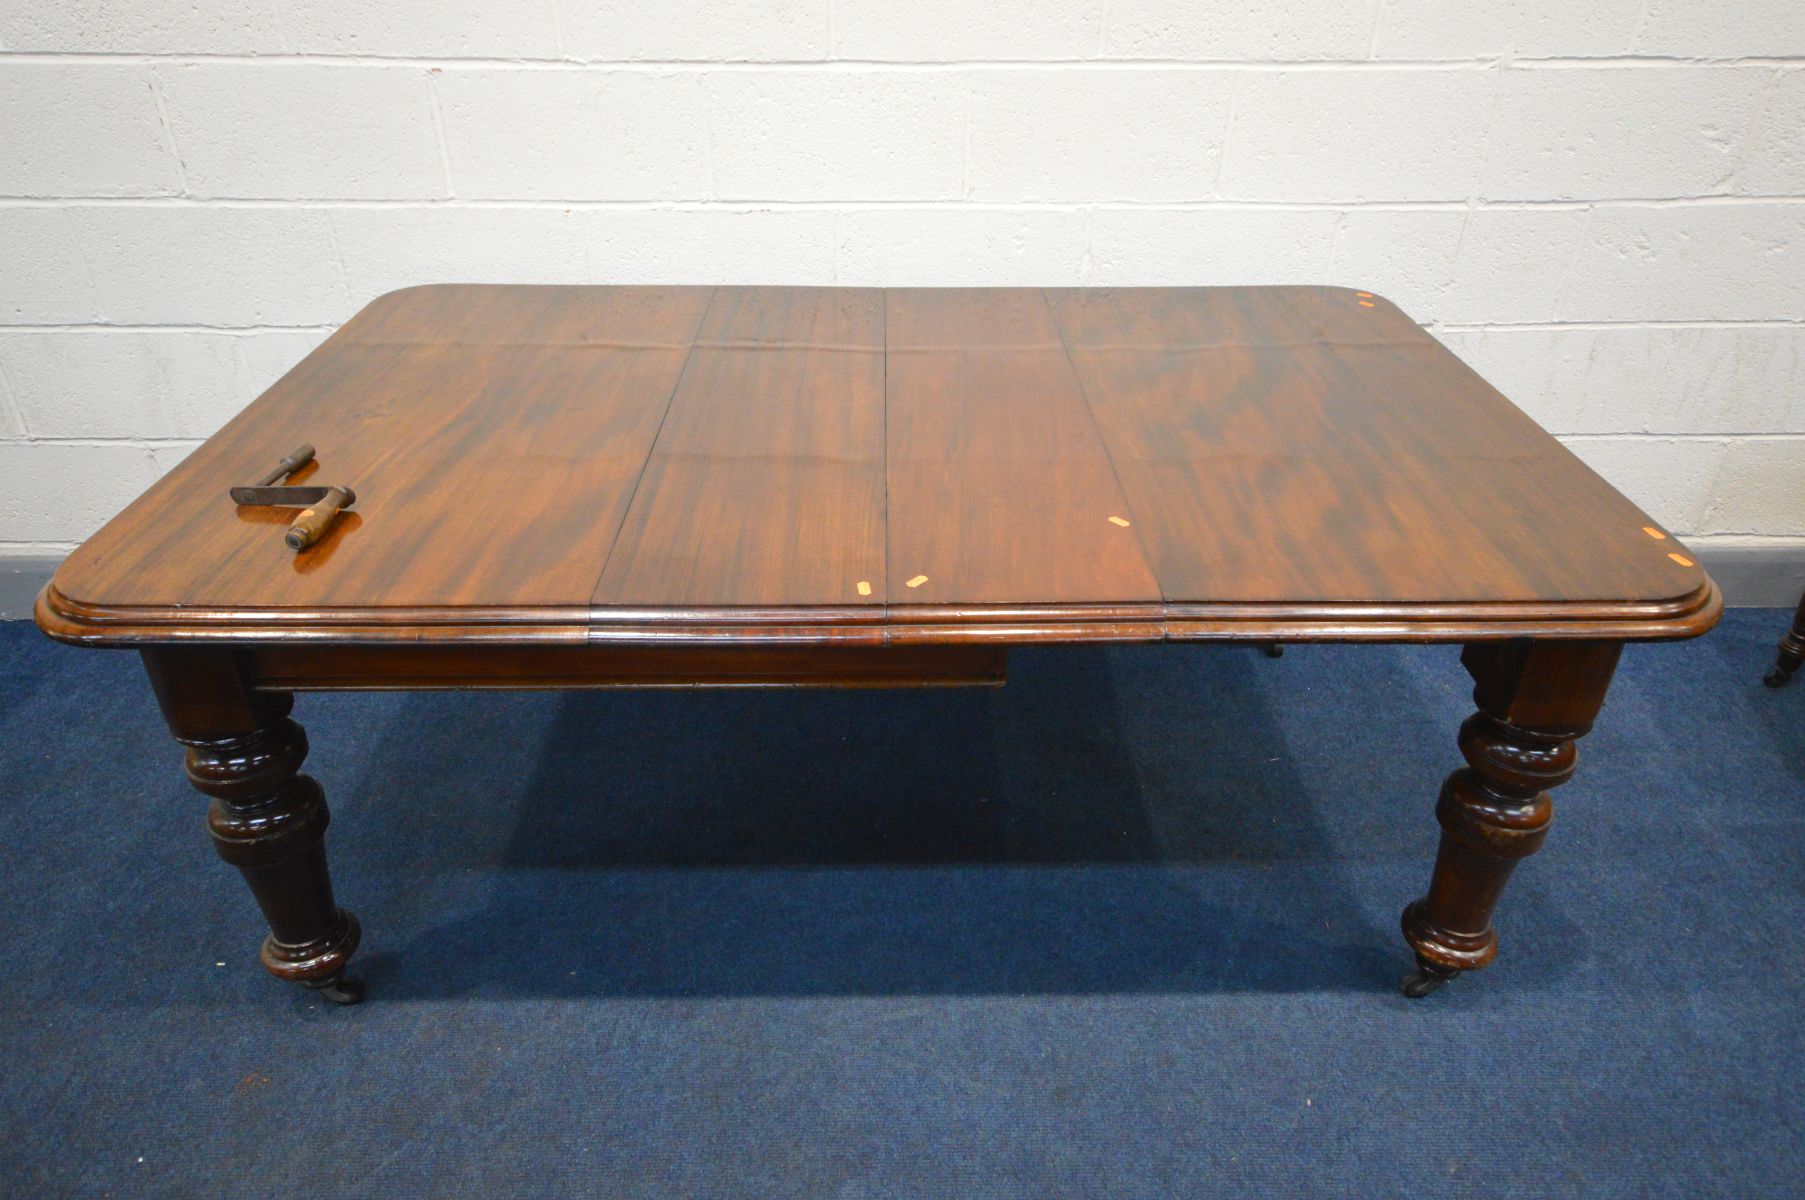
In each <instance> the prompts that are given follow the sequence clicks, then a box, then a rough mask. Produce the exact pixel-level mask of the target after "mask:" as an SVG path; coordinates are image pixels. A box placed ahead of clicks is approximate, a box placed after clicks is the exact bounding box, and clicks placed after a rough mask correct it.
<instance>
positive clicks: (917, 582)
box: [903, 575, 928, 588]
mask: <svg viewBox="0 0 1805 1200" xmlns="http://www.w3.org/2000/svg"><path fill="white" fill-rule="evenodd" d="M927 581H928V577H927V576H926V575H917V576H916V577H915V578H913V579H911V580H909V582H907V583H905V584H903V586H904V587H912V588H916V587H920V586H921V585H922V584H924V583H926V582H927Z"/></svg>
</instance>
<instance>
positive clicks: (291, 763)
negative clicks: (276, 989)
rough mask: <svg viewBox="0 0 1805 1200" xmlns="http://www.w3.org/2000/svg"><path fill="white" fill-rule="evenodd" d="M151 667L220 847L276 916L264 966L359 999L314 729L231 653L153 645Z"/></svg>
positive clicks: (351, 922)
mask: <svg viewBox="0 0 1805 1200" xmlns="http://www.w3.org/2000/svg"><path fill="white" fill-rule="evenodd" d="M144 666H145V669H146V670H147V671H148V672H149V673H150V679H151V685H152V686H153V687H154V688H155V689H156V693H157V700H158V702H159V703H160V704H161V705H162V706H163V716H164V719H165V720H167V721H168V722H169V729H170V732H171V733H173V734H174V735H175V738H176V740H177V741H179V742H181V743H182V744H183V745H184V746H186V747H188V754H187V768H188V778H189V781H190V782H192V783H193V784H194V786H195V787H196V788H197V789H199V790H200V791H201V792H202V793H204V794H206V795H208V796H210V797H212V800H213V803H212V805H211V806H210V807H209V809H208V813H207V832H208V833H209V834H210V835H211V836H212V838H213V845H214V848H215V849H217V850H218V851H219V856H220V857H221V858H223V859H225V860H226V861H227V862H229V863H231V864H232V865H233V866H235V867H237V868H238V870H239V871H240V873H242V874H243V875H244V880H245V882H246V883H247V884H249V885H250V888H251V894H252V895H253V896H255V897H256V899H257V903H258V905H259V906H260V907H261V908H262V909H263V915H264V917H265V919H266V920H267V921H268V922H269V929H270V932H269V936H267V937H266V938H264V940H263V953H262V958H263V965H264V967H265V968H266V969H267V970H268V971H269V972H270V974H272V975H274V976H276V978H278V979H286V980H290V981H292V982H294V983H299V984H301V985H302V986H304V987H309V988H313V989H316V990H317V991H318V992H319V993H320V995H321V996H322V997H323V998H324V999H326V1000H329V1001H331V1002H333V1003H335V1004H355V1003H357V1002H358V1001H359V1000H361V999H362V998H363V985H362V984H361V983H359V982H358V981H356V980H354V979H348V978H346V976H345V966H346V964H347V963H348V962H349V961H350V959H351V955H352V954H354V953H355V952H356V950H357V943H358V938H359V936H360V930H359V927H358V924H357V918H356V917H354V916H352V915H351V914H350V913H349V912H347V911H345V910H344V909H342V908H340V907H338V905H337V904H336V903H334V901H333V899H332V880H331V877H330V876H329V874H328V873H327V869H326V843H325V835H326V824H327V821H328V819H329V814H328V813H327V810H326V794H325V793H324V792H323V791H321V789H320V785H319V784H318V783H316V782H315V781H314V780H313V779H312V778H310V777H309V776H306V775H302V774H300V769H301V761H302V760H303V759H305V758H306V757H307V734H306V733H305V732H304V731H303V730H302V729H301V727H300V726H299V725H298V724H296V723H295V722H294V721H292V720H290V719H289V718H288V713H289V710H290V709H291V708H292V707H293V705H294V697H293V696H292V695H290V694H288V693H286V692H274V693H273V692H253V691H251V690H250V689H249V688H248V687H246V686H245V682H244V679H243V677H242V676H241V675H240V673H239V671H238V668H237V665H236V663H235V661H234V659H233V657H232V655H231V654H230V652H229V651H221V650H161V649H158V650H146V651H145V652H144Z"/></svg>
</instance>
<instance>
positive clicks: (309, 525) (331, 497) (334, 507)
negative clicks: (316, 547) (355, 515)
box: [282, 487, 357, 550]
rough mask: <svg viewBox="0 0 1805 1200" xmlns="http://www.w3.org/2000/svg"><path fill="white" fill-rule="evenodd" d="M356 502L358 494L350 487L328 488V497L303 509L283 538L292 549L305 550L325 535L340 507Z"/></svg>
mask: <svg viewBox="0 0 1805 1200" xmlns="http://www.w3.org/2000/svg"><path fill="white" fill-rule="evenodd" d="M356 502H357V495H356V493H354V492H352V490H351V489H350V488H347V487H334V488H328V489H326V498H325V499H324V500H321V501H320V502H319V503H318V504H314V505H311V506H309V507H307V508H304V509H302V510H301V515H300V516H298V517H296V518H295V523H294V524H293V525H290V526H289V527H288V534H287V535H286V536H285V537H284V538H283V539H282V540H283V541H284V542H286V543H288V548H289V549H290V550H305V549H306V548H307V547H309V546H311V545H313V544H314V543H315V542H317V541H319V540H320V538H321V537H322V536H324V534H325V532H326V528H327V526H329V525H331V524H332V518H334V517H336V516H338V512H339V509H341V508H345V507H347V506H349V505H351V504H355V503H356Z"/></svg>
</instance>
